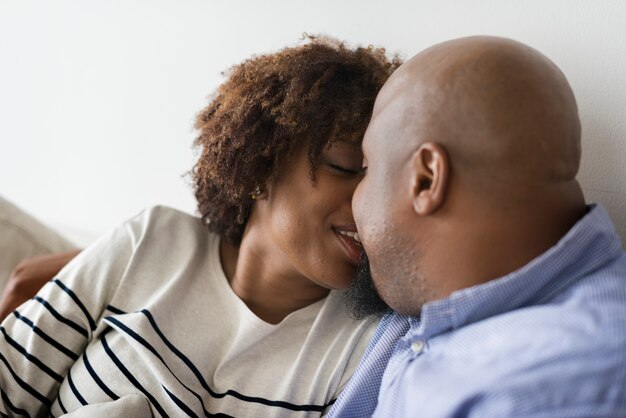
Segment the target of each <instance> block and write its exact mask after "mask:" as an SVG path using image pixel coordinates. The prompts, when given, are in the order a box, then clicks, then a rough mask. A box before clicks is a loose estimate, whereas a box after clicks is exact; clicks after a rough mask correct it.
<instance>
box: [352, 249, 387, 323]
mask: <svg viewBox="0 0 626 418" xmlns="http://www.w3.org/2000/svg"><path fill="white" fill-rule="evenodd" d="M343 298H344V302H345V304H346V308H347V310H348V313H349V314H350V316H352V317H353V318H355V319H364V318H367V317H368V316H382V315H384V314H386V313H389V312H391V308H390V307H389V306H388V305H387V304H386V303H385V301H383V300H382V299H381V297H380V296H379V295H378V292H377V291H376V286H374V281H373V280H372V274H371V271H370V264H369V259H368V258H367V255H366V254H365V253H363V256H362V257H361V261H360V263H359V267H358V270H357V273H356V277H355V278H354V280H353V281H352V283H351V285H350V287H348V289H346V290H344V291H343Z"/></svg>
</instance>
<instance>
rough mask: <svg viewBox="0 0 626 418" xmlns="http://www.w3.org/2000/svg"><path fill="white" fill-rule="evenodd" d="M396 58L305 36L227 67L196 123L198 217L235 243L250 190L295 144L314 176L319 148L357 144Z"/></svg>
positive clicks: (267, 179)
mask: <svg viewBox="0 0 626 418" xmlns="http://www.w3.org/2000/svg"><path fill="white" fill-rule="evenodd" d="M399 65H400V59H399V58H398V57H397V56H395V57H393V58H391V59H389V58H387V56H386V54H385V50H384V49H382V48H374V47H372V46H369V47H358V48H356V49H350V48H349V47H347V46H346V45H345V44H344V43H342V42H339V41H337V40H335V39H332V38H328V37H313V36H307V41H306V43H304V44H303V45H300V46H297V47H291V48H285V49H283V50H281V51H278V52H276V53H272V54H265V55H260V56H254V57H252V58H250V59H248V60H246V61H244V62H243V63H241V64H239V65H236V66H234V67H232V68H231V69H230V70H229V71H228V72H227V75H228V78H227V80H226V81H225V82H224V83H223V84H222V85H221V86H219V87H218V89H217V91H216V92H215V93H214V94H213V96H212V98H211V101H210V103H209V105H208V106H207V107H206V108H205V109H203V110H202V111H201V112H200V113H199V115H198V116H197V119H196V123H195V127H196V129H198V130H199V135H198V137H197V138H196V140H195V142H194V144H195V146H196V147H197V148H200V156H199V159H198V162H197V163H196V165H195V166H194V169H193V174H192V176H193V183H194V188H195V195H196V199H197V201H198V211H199V214H200V216H201V217H202V221H203V222H204V223H205V224H206V225H207V226H208V228H209V229H210V230H211V231H213V232H215V233H217V234H219V235H220V236H221V237H222V238H224V239H226V240H227V241H229V242H231V243H233V244H236V245H238V244H239V243H240V242H241V238H242V236H243V232H244V228H245V225H246V222H247V220H248V216H249V214H250V210H251V207H252V203H253V200H252V198H251V196H250V194H251V192H253V191H254V190H255V189H256V188H257V187H258V186H261V187H264V186H266V185H269V184H271V182H272V181H273V180H275V179H276V178H277V177H278V176H279V175H280V171H281V168H282V167H284V164H286V163H288V161H289V160H290V158H291V156H292V154H293V153H294V150H295V149H297V148H298V147H300V146H304V145H307V146H308V157H309V163H310V173H311V181H313V182H314V181H315V171H316V169H317V167H318V164H319V161H320V157H321V154H322V152H323V151H324V149H325V148H326V147H328V146H329V145H331V144H332V143H333V142H335V141H348V142H353V143H355V144H358V143H360V141H361V140H362V138H363V134H364V133H365V129H366V127H367V124H368V122H369V119H370V116H371V112H372V108H373V106H374V100H375V98H376V94H377V93H378V91H379V90H380V88H381V87H382V85H383V83H384V82H385V81H386V80H387V78H388V77H389V76H390V75H391V73H392V72H393V71H394V70H395V69H396V68H397V67H398V66H399Z"/></svg>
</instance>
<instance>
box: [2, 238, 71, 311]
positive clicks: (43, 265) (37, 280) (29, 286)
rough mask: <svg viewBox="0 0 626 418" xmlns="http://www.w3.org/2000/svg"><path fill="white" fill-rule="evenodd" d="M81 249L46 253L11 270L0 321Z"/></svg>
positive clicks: (29, 259) (5, 289)
mask: <svg viewBox="0 0 626 418" xmlns="http://www.w3.org/2000/svg"><path fill="white" fill-rule="evenodd" d="M80 251H81V250H72V251H68V252H64V253H56V254H46V255H42V256H36V257H30V258H27V259H25V260H23V261H22V262H21V263H20V264H18V266H17V267H16V268H15V270H13V271H12V272H11V276H10V277H9V281H8V282H7V284H6V287H5V288H4V292H3V293H2V297H0V321H4V318H6V317H7V316H8V315H9V314H10V313H11V312H13V311H14V310H15V309H16V308H17V307H18V306H20V305H21V304H22V303H24V302H26V301H27V300H28V299H30V298H32V297H33V296H35V294H36V293H37V292H38V291H39V289H41V288H42V287H43V285H44V284H46V283H47V282H48V281H49V280H50V279H52V278H53V277H55V276H56V275H57V273H58V272H59V271H61V269H62V268H63V267H65V265H66V264H67V263H69V262H70V261H71V260H72V259H73V258H74V257H76V255H78V253H80Z"/></svg>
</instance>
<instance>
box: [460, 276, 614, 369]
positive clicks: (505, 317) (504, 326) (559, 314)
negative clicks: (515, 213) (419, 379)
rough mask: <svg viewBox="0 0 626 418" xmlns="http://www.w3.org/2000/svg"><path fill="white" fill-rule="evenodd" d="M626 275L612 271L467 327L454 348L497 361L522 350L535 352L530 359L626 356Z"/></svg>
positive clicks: (463, 329) (461, 330) (462, 330)
mask: <svg viewBox="0 0 626 418" xmlns="http://www.w3.org/2000/svg"><path fill="white" fill-rule="evenodd" d="M623 274H624V275H620V274H615V271H614V269H613V268H607V269H604V270H603V271H598V272H596V273H595V274H594V275H591V276H589V277H585V278H583V279H581V280H580V281H578V282H577V283H576V284H575V285H572V286H571V287H569V288H567V289H565V290H563V291H562V292H560V293H559V294H558V296H556V297H554V298H552V299H551V300H549V301H544V302H542V303H538V304H535V305H531V306H527V307H523V308H520V309H515V310H512V311H509V312H506V313H502V314H500V315H497V316H494V317H491V318H487V319H485V320H482V321H479V322H477V323H474V324H471V325H468V326H466V327H463V328H461V329H459V330H457V331H455V332H453V333H452V334H453V335H452V336H451V341H450V342H451V343H452V347H454V345H455V344H454V341H455V340H457V341H459V343H462V344H468V345H471V346H474V347H475V349H476V350H479V351H482V352H484V353H485V355H486V356H489V357H492V358H494V357H496V358H497V357H499V356H505V357H508V356H511V355H513V354H516V353H517V351H522V352H524V353H532V355H531V356H528V358H529V359H533V358H535V359H541V358H547V357H550V356H560V355H563V356H565V355H567V356H568V357H570V358H572V357H573V356H576V355H580V356H588V355H591V356H593V357H598V356H600V353H604V354H605V355H606V354H608V353H609V352H615V350H618V349H620V350H621V352H620V353H621V354H623V355H626V270H625V271H624V272H623ZM455 334H456V335H455ZM477 336H480V338H477ZM524 357H526V356H524Z"/></svg>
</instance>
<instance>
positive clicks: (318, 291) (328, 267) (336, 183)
mask: <svg viewBox="0 0 626 418" xmlns="http://www.w3.org/2000/svg"><path fill="white" fill-rule="evenodd" d="M306 151H307V147H302V149H300V150H298V151H297V152H296V154H295V155H294V157H293V160H292V161H291V163H290V164H288V167H286V169H285V171H284V172H283V173H282V175H281V177H280V178H278V179H277V180H276V181H274V182H273V183H272V184H271V185H269V187H266V188H265V189H264V191H263V192H262V194H261V195H260V196H259V197H258V198H257V199H256V201H255V203H254V206H253V209H252V213H251V215H250V219H249V221H248V224H247V226H246V230H245V232H244V235H243V238H242V241H241V245H240V247H239V248H237V247H235V246H234V245H232V244H228V243H227V242H226V241H223V242H222V247H221V256H222V265H223V266H224V269H225V272H226V275H227V277H228V278H229V281H230V284H231V287H232V288H233V290H234V292H235V293H236V294H237V296H239V297H240V298H241V299H242V300H243V301H244V302H245V303H246V304H247V305H248V307H249V308H250V309H251V310H252V311H253V312H255V314H257V316H259V317H260V318H262V319H264V320H265V321H267V322H270V323H277V322H280V321H281V320H282V319H283V318H284V317H285V316H286V315H288V314H289V313H291V312H293V311H295V310H297V309H300V308H302V307H305V306H307V305H310V304H311V303H314V302H315V301H317V300H319V299H321V298H323V297H324V296H326V295H327V294H328V292H329V289H342V288H345V287H347V286H348V285H349V283H350V281H351V280H352V278H353V277H354V275H355V273H356V262H357V260H353V259H351V258H350V256H349V253H347V252H346V250H345V249H344V248H343V245H342V243H341V242H340V240H339V238H338V236H337V232H336V231H337V229H344V230H349V231H356V226H355V224H354V220H353V217H352V207H351V201H352V195H353V193H354V189H355V188H356V185H357V184H358V182H359V181H360V179H361V164H362V153H361V150H360V148H359V147H358V146H355V145H353V144H350V143H346V142H336V143H334V144H333V145H332V146H331V147H330V148H328V149H326V150H325V151H324V152H323V153H322V160H321V164H320V166H319V167H318V168H317V170H316V172H315V182H313V181H312V180H311V177H310V171H309V164H308V159H307V158H308V157H307V152H306Z"/></svg>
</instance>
